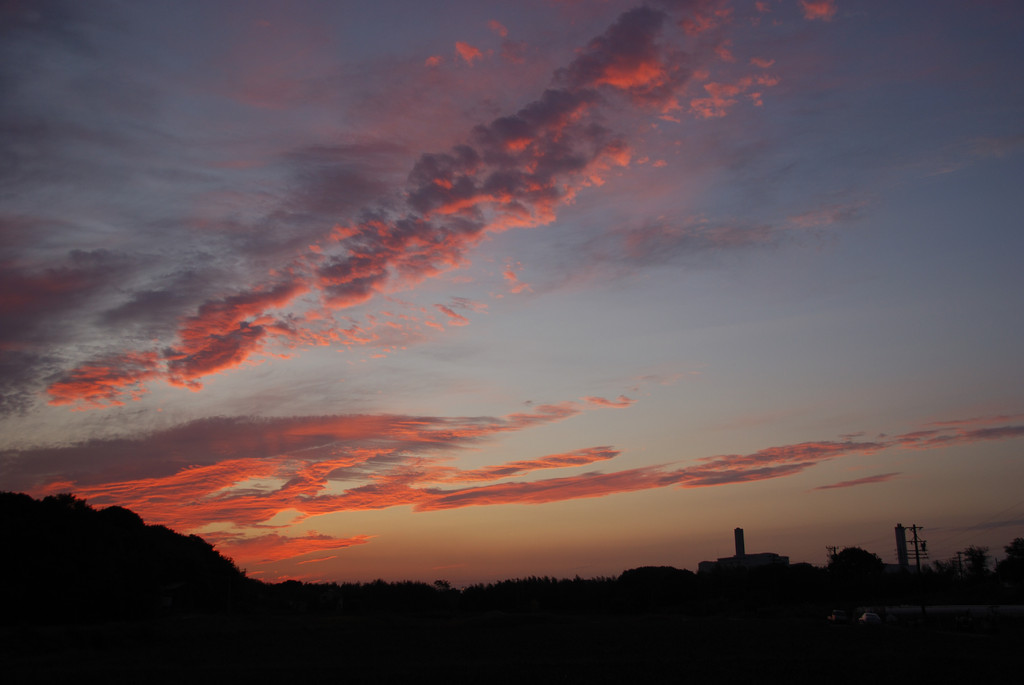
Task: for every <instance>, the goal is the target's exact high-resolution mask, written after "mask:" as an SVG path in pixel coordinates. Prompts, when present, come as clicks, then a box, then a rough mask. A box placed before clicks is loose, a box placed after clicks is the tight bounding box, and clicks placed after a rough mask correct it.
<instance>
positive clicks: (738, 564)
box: [697, 528, 789, 573]
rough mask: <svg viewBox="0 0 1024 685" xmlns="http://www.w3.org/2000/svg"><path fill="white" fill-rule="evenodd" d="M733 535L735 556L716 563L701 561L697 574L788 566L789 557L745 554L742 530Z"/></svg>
mask: <svg viewBox="0 0 1024 685" xmlns="http://www.w3.org/2000/svg"><path fill="white" fill-rule="evenodd" d="M733 534H734V535H735V538H736V554H735V555H733V556H731V557H722V558H720V559H718V560H717V561H702V562H700V564H698V565H697V572H698V573H710V572H711V571H714V570H715V569H732V568H755V567H758V566H770V565H772V564H779V565H781V566H789V557H784V556H782V555H779V554H776V553H775V552H759V553H757V554H747V551H746V545H745V544H744V542H743V529H742V528H737V529H736V530H735V531H733Z"/></svg>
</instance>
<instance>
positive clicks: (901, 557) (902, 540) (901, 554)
mask: <svg viewBox="0 0 1024 685" xmlns="http://www.w3.org/2000/svg"><path fill="white" fill-rule="evenodd" d="M896 563H898V564H899V565H900V566H901V567H903V568H906V567H907V566H909V565H910V562H909V561H908V560H907V529H906V528H904V527H903V524H902V523H897V524H896Z"/></svg>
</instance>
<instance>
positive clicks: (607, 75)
mask: <svg viewBox="0 0 1024 685" xmlns="http://www.w3.org/2000/svg"><path fill="white" fill-rule="evenodd" d="M665 19H666V15H665V14H664V13H662V12H659V11H657V10H653V9H650V8H648V7H638V8H636V9H633V10H630V11H628V12H626V13H624V14H622V15H621V16H620V17H619V18H618V20H616V22H615V23H614V24H613V25H612V26H611V27H610V28H609V29H608V30H607V31H605V33H604V34H602V35H601V36H598V37H597V38H595V39H593V40H592V41H590V43H589V44H588V45H587V48H586V50H585V51H584V52H583V53H582V54H581V55H580V56H579V57H577V58H576V59H575V60H573V62H572V63H571V64H570V65H569V66H568V67H566V68H565V69H564V70H562V71H561V72H560V74H561V76H562V78H563V79H564V80H565V81H567V82H568V83H569V84H570V85H571V87H573V88H577V89H578V88H593V87H597V86H610V87H612V88H615V89H617V90H619V91H622V92H624V93H625V94H627V95H628V96H629V97H630V99H631V100H633V102H635V103H636V104H638V105H653V106H656V107H658V108H659V109H660V110H661V111H663V112H665V111H669V110H671V109H675V108H676V107H677V106H678V105H677V103H676V101H675V95H676V93H677V91H678V90H679V89H680V88H681V87H682V84H683V83H684V82H685V81H686V80H687V79H688V78H689V76H690V72H689V71H688V70H687V69H686V67H685V64H684V62H685V60H684V57H683V55H682V54H681V53H675V52H668V51H665V50H664V49H662V48H661V47H660V46H659V44H658V42H657V38H658V35H659V33H660V31H661V28H662V25H663V23H664V21H665Z"/></svg>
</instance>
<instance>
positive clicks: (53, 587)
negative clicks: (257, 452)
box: [0, 492, 249, 623]
mask: <svg viewBox="0 0 1024 685" xmlns="http://www.w3.org/2000/svg"><path fill="white" fill-rule="evenodd" d="M0 540H2V542H3V548H4V558H5V561H4V563H3V564H0V602H2V606H3V607H4V611H3V613H2V615H3V616H4V620H5V621H6V622H34V623H55V622H72V623H77V622H89V621H95V620H102V619H114V618H138V617H143V616H152V615H156V614H159V613H161V612H168V611H182V610H203V611H209V610H224V609H227V608H229V605H230V603H231V602H232V598H233V596H234V597H238V596H239V595H240V594H242V593H243V591H244V586H245V585H246V584H247V582H249V581H247V580H246V578H245V576H244V574H243V573H242V572H241V571H239V570H238V568H237V567H236V566H235V565H234V563H232V561H231V560H230V559H227V558H225V557H224V556H222V555H221V554H219V553H218V552H217V551H216V550H214V549H213V546H212V545H210V544H209V543H207V542H206V541H205V540H203V539H202V538H200V537H199V536H197V535H188V536H186V535H181V534H179V533H175V532H174V531H172V530H170V529H169V528H166V527H164V526H154V525H146V524H145V522H144V521H143V520H142V518H141V517H140V516H139V515H138V514H136V513H134V512H132V511H130V510H128V509H125V508H123V507H107V508H105V509H100V510H96V509H93V508H92V507H90V506H89V505H88V504H87V503H86V502H85V501H84V500H81V499H78V498H76V497H74V496H73V495H70V494H60V495H52V496H49V497H45V498H43V499H42V500H35V499H33V498H32V497H30V496H28V495H25V494H20V493H12V492H3V493H0Z"/></svg>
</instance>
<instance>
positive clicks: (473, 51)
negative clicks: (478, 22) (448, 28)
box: [455, 41, 484, 65]
mask: <svg viewBox="0 0 1024 685" xmlns="http://www.w3.org/2000/svg"><path fill="white" fill-rule="evenodd" d="M455 52H456V53H458V55H459V57H461V58H462V59H463V60H464V61H465V62H466V64H469V65H472V64H473V62H478V61H480V60H482V59H483V58H484V54H483V53H482V52H480V50H479V49H478V48H475V47H473V46H472V45H470V44H469V43H463V42H461V41H459V42H456V43H455Z"/></svg>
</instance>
